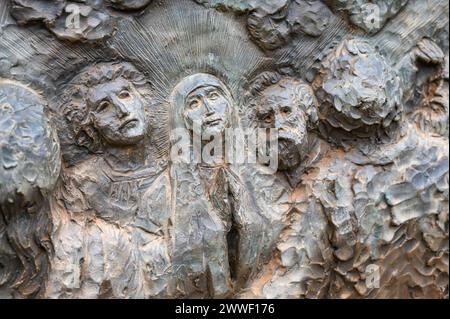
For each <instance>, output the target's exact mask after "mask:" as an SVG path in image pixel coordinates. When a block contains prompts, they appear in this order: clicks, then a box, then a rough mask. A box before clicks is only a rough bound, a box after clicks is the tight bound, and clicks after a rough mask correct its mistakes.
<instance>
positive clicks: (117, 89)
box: [89, 78, 146, 145]
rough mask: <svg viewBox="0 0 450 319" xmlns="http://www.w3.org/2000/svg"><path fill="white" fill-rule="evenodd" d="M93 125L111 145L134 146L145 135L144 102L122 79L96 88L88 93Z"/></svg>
mask: <svg viewBox="0 0 450 319" xmlns="http://www.w3.org/2000/svg"><path fill="white" fill-rule="evenodd" d="M89 100H90V104H91V113H92V114H93V116H94V125H95V127H96V128H97V130H98V131H99V133H100V134H101V136H102V137H103V138H104V139H105V140H106V141H107V142H108V143H109V144H111V145H134V144H136V143H138V142H139V141H140V140H142V139H143V138H144V136H145V133H146V121H145V111H144V103H143V101H142V99H141V97H140V95H139V93H138V92H137V91H136V89H135V88H134V86H133V85H132V84H131V83H130V82H129V81H128V80H126V79H123V78H119V79H117V80H115V81H112V82H108V83H105V84H101V85H98V86H96V87H94V88H93V89H92V90H91V95H90V98H89Z"/></svg>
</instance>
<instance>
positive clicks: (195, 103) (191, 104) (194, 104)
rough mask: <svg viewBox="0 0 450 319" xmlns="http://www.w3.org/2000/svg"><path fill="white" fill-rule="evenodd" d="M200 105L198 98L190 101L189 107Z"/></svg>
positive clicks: (193, 107)
mask: <svg viewBox="0 0 450 319" xmlns="http://www.w3.org/2000/svg"><path fill="white" fill-rule="evenodd" d="M199 105H200V102H199V101H198V100H192V101H190V102H189V108H190V109H195V108H197V107H198V106H199Z"/></svg>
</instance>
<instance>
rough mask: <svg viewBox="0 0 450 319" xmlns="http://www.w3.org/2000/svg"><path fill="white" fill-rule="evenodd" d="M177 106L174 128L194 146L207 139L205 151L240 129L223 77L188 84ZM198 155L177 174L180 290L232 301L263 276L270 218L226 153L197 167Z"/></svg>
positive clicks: (176, 97) (196, 78)
mask: <svg viewBox="0 0 450 319" xmlns="http://www.w3.org/2000/svg"><path fill="white" fill-rule="evenodd" d="M170 102H171V108H172V109H171V110H172V112H171V114H172V126H173V128H178V129H180V128H185V129H187V130H188V132H189V135H190V138H191V141H192V140H193V139H194V136H195V135H196V134H198V135H201V136H202V139H201V144H202V145H201V148H202V149H203V148H204V147H205V146H206V144H207V143H209V142H211V138H217V137H222V138H224V135H225V131H226V129H229V128H238V127H239V120H238V118H237V115H236V103H235V101H234V99H233V96H232V94H231V93H230V91H229V89H228V88H227V87H226V85H225V84H224V83H223V82H222V81H221V80H220V79H219V78H217V77H216V76H213V75H210V74H204V73H199V74H195V75H192V76H189V77H186V78H184V79H183V80H182V81H181V82H180V83H179V84H178V85H177V86H176V87H175V89H174V91H173V93H172V95H171V98H170ZM196 123H199V124H198V125H196ZM196 126H198V127H199V130H200V131H201V132H196ZM194 144H195V142H194ZM191 147H192V145H191ZM192 148H193V150H192V151H193V152H191V153H190V154H191V156H192V158H190V159H189V160H188V162H187V163H186V162H185V163H174V164H173V165H172V169H171V178H172V183H173V185H172V189H173V193H172V198H173V202H174V203H175V205H174V211H173V214H172V217H173V223H174V232H173V236H174V246H173V254H174V255H173V267H174V270H175V274H176V277H177V282H178V284H177V287H178V288H179V289H180V293H181V294H183V295H185V296H186V295H187V296H191V297H213V298H223V297H230V296H233V294H234V293H235V292H236V290H237V289H240V288H242V287H243V286H244V284H245V283H246V281H247V279H248V278H249V277H250V276H251V275H252V273H253V270H255V269H256V266H257V264H258V260H259V257H260V254H261V250H262V247H263V243H264V222H263V220H264V218H263V217H262V215H261V213H260V210H259V208H258V207H257V205H256V203H255V201H254V198H252V196H251V195H250V194H251V193H250V192H249V191H248V190H247V189H246V183H245V181H244V179H243V177H242V176H241V174H240V167H239V166H238V165H233V164H229V163H227V160H226V159H225V157H226V154H224V153H222V156H221V157H219V158H216V159H215V160H214V161H212V162H208V161H201V162H200V163H198V162H195V161H194V158H193V157H195V156H196V155H198V154H195V152H198V151H200V152H201V150H198V149H196V148H195V147H192Z"/></svg>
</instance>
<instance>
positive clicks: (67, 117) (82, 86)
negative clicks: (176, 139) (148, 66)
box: [57, 62, 152, 163]
mask: <svg viewBox="0 0 450 319" xmlns="http://www.w3.org/2000/svg"><path fill="white" fill-rule="evenodd" d="M118 78H124V79H126V80H129V81H130V82H131V83H132V84H133V85H134V87H135V88H136V90H137V91H138V93H139V94H140V95H141V97H142V100H143V102H144V104H145V106H146V113H148V109H149V107H151V105H150V104H151V103H152V97H151V87H150V85H149V83H148V82H147V81H146V79H145V76H144V75H143V74H142V73H141V72H140V71H138V70H137V69H136V68H135V67H134V66H133V65H132V64H131V63H128V62H103V63H98V64H95V65H92V66H89V67H87V68H86V69H84V70H83V71H82V72H81V73H80V74H78V75H77V76H75V78H73V79H72V81H70V83H69V84H68V85H67V86H66V87H64V88H63V92H62V94H61V95H60V96H58V100H59V101H58V105H59V107H58V111H57V112H58V115H59V116H58V117H59V122H60V123H59V129H60V138H61V144H62V151H63V156H64V159H65V160H66V161H68V162H69V163H70V162H71V161H72V158H73V157H74V154H79V153H80V152H81V153H91V154H99V153H102V152H103V149H104V141H103V139H102V138H101V136H100V134H99V133H98V132H97V130H96V128H95V127H94V121H93V117H92V114H91V110H90V107H89V104H88V102H87V97H88V95H89V90H90V88H92V87H93V86H96V85H100V84H103V83H107V82H110V81H114V80H116V79H118ZM74 147H75V148H77V149H78V152H77V151H75V150H74ZM81 150H82V151H81Z"/></svg>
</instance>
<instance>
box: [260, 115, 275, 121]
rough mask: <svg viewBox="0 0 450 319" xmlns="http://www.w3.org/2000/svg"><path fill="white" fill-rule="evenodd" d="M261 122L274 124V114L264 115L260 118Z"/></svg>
mask: <svg viewBox="0 0 450 319" xmlns="http://www.w3.org/2000/svg"><path fill="white" fill-rule="evenodd" d="M260 119H261V121H263V122H266V123H272V114H262V115H261V116H260Z"/></svg>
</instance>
